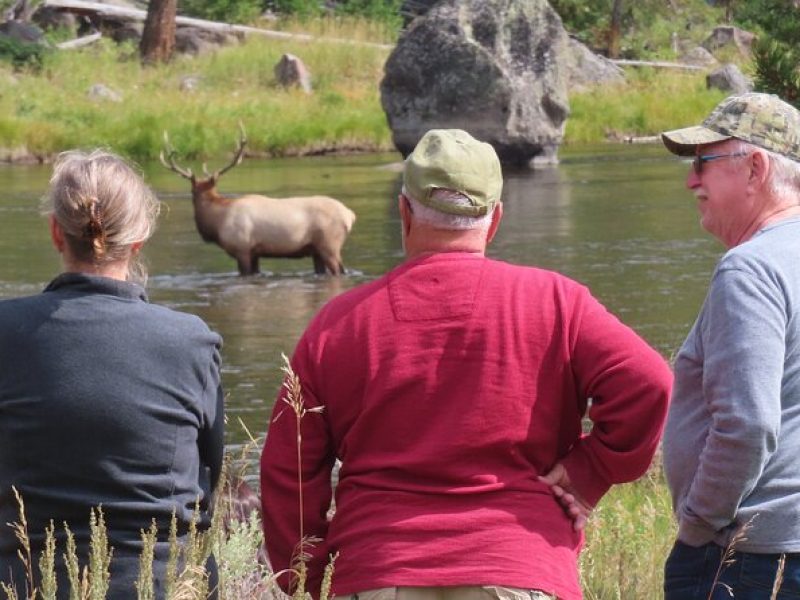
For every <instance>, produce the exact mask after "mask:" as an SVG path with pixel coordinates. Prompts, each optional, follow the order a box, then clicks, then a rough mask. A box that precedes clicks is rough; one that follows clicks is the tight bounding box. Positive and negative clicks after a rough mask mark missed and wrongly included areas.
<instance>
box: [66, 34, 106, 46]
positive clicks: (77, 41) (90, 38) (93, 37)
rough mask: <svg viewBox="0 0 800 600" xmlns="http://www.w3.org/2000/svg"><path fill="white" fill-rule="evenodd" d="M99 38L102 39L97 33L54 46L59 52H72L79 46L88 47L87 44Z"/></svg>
mask: <svg viewBox="0 0 800 600" xmlns="http://www.w3.org/2000/svg"><path fill="white" fill-rule="evenodd" d="M101 37H103V34H102V33H100V32H97V33H93V34H91V35H85V36H83V37H79V38H75V39H74V40H69V41H66V42H61V43H60V44H56V48H58V49H59V50H72V49H73V48H80V47H81V46H88V45H89V44H93V43H94V42H96V41H97V40H99V39H100V38H101Z"/></svg>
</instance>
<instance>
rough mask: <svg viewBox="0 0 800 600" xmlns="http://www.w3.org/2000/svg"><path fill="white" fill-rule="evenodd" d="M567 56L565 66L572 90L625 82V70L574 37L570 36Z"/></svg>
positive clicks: (581, 90)
mask: <svg viewBox="0 0 800 600" xmlns="http://www.w3.org/2000/svg"><path fill="white" fill-rule="evenodd" d="M565 58H566V60H565V61H564V64H563V66H564V68H565V70H566V76H567V85H568V86H569V91H570V92H583V91H586V90H588V89H589V88H592V87H595V86H598V85H606V84H620V83H625V71H623V70H622V69H621V68H620V67H618V66H617V65H615V64H614V63H613V62H611V61H610V60H608V59H607V58H606V57H605V56H600V55H599V54H595V53H594V52H592V51H591V50H590V49H589V48H587V47H586V46H585V45H584V44H582V43H581V42H579V41H578V40H576V39H575V38H573V37H570V38H569V52H568V53H567V55H566V57H565Z"/></svg>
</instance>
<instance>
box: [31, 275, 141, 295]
mask: <svg viewBox="0 0 800 600" xmlns="http://www.w3.org/2000/svg"><path fill="white" fill-rule="evenodd" d="M56 290H58V291H72V292H80V293H84V294H107V295H109V296H118V297H120V298H126V299H129V300H142V301H144V302H147V293H146V292H145V291H144V288H143V287H142V286H140V285H138V284H136V283H131V282H130V281H120V280H119V279H112V278H110V277H101V276H99V275H88V274H86V273H62V274H61V275H59V276H58V277H56V278H55V279H53V281H51V282H50V284H49V285H48V286H47V287H46V288H45V289H44V291H45V292H54V291H56Z"/></svg>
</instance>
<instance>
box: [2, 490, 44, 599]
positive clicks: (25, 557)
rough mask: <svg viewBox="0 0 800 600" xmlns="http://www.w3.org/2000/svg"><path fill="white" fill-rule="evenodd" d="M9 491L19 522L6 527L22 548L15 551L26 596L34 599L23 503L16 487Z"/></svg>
mask: <svg viewBox="0 0 800 600" xmlns="http://www.w3.org/2000/svg"><path fill="white" fill-rule="evenodd" d="M11 490H12V491H13V492H14V498H15V499H16V501H17V506H18V507H19V522H17V523H9V524H8V525H10V527H11V529H12V530H13V531H14V535H15V536H16V537H17V540H18V541H19V543H20V546H22V547H21V548H20V549H19V550H17V556H18V557H19V559H20V561H22V565H23V567H25V575H26V581H25V586H26V592H27V596H28V598H35V597H36V593H37V590H36V586H35V584H34V580H33V556H32V555H31V540H30V537H29V536H28V521H27V519H26V518H25V502H24V501H23V500H22V495H21V494H20V493H19V490H17V488H16V487H14V486H11ZM15 595H16V594H15Z"/></svg>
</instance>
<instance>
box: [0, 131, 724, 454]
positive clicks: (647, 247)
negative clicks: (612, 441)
mask: <svg viewBox="0 0 800 600" xmlns="http://www.w3.org/2000/svg"><path fill="white" fill-rule="evenodd" d="M560 156H561V164H560V165H559V166H558V167H554V168H548V169H543V170H538V171H512V172H506V173H505V188H504V192H503V200H504V203H505V218H504V220H503V223H502V225H501V227H500V231H499V232H498V234H497V237H496V238H495V241H494V243H493V244H492V246H491V247H490V250H489V255H490V256H492V257H495V258H500V259H504V260H508V261H512V262H516V263H520V264H526V265H536V266H540V267H544V268H549V269H555V270H558V271H560V272H562V273H564V274H566V275H568V276H570V277H572V278H574V279H577V280H579V281H581V282H583V283H585V284H586V285H588V286H589V287H590V288H591V289H592V290H593V292H594V294H595V295H596V296H597V297H598V298H599V299H600V300H601V301H602V302H603V303H604V304H605V305H606V306H607V307H608V308H609V309H610V310H611V311H612V312H614V313H615V314H617V315H618V316H619V317H620V318H621V319H622V320H623V321H625V322H626V323H628V324H629V325H631V326H632V327H634V328H635V329H636V330H637V331H638V332H639V333H640V334H641V335H642V336H644V337H645V338H646V339H647V340H648V341H649V342H650V343H651V344H653V345H654V346H655V347H656V348H657V349H658V350H659V351H660V352H661V353H662V354H663V355H664V356H665V357H667V358H669V357H670V356H671V355H672V354H673V353H674V352H675V351H676V350H677V349H678V347H679V346H680V343H681V341H682V339H683V338H684V337H685V335H686V333H687V332H688V330H689V327H690V326H691V324H692V322H693V319H694V317H695V315H696V314H697V311H698V310H699V308H700V304H701V303H702V300H703V296H704V294H705V290H706V286H707V283H708V280H709V277H710V274H711V270H712V269H713V266H714V263H715V262H716V260H717V259H718V258H719V256H720V254H721V252H722V251H723V248H722V247H721V246H720V245H719V244H718V243H717V242H715V241H714V240H713V239H711V238H710V237H709V236H708V235H707V234H705V233H704V232H703V231H702V230H701V229H700V227H699V225H698V219H697V215H696V209H695V206H694V200H693V198H692V196H691V194H690V193H689V192H688V191H687V190H686V189H685V187H684V180H685V176H686V172H687V169H688V165H687V164H686V163H685V162H681V161H679V160H677V159H675V158H674V157H672V156H671V155H670V154H668V153H667V152H666V151H665V150H664V149H663V148H662V147H661V146H656V145H652V146H650V145H647V146H644V145H642V146H635V145H634V146H631V145H628V146H623V145H601V146H582V147H567V148H563V149H562V151H561V153H560ZM399 160H400V157H399V155H396V154H378V155H361V156H337V157H318V158H317V157H315V158H302V159H279V160H254V159H247V160H245V161H244V163H243V164H242V165H240V166H239V167H237V168H235V169H233V170H232V171H229V172H228V173H227V174H226V175H225V176H224V177H223V179H222V180H221V185H220V188H219V189H220V191H221V192H222V193H224V194H227V195H237V194H244V193H249V192H253V193H263V194H269V195H271V196H276V197H280V196H289V195H307V194H326V195H330V196H333V197H335V198H338V199H340V200H341V201H342V202H344V203H345V204H346V205H347V206H349V207H350V208H352V209H353V210H354V211H355V212H356V214H357V222H356V224H355V227H354V229H353V231H352V233H351V235H350V238H349V239H348V241H347V244H346V245H345V249H344V262H345V265H346V267H347V268H348V274H347V275H346V276H343V277H339V278H332V277H320V276H316V275H314V273H313V269H312V264H311V259H310V258H309V259H294V260H288V259H284V260H262V261H261V269H262V272H263V273H262V275H260V276H255V277H249V278H241V277H239V276H238V275H237V272H236V265H235V262H234V261H233V259H231V258H229V257H228V256H227V255H226V254H225V253H224V252H223V251H222V250H220V249H219V248H218V247H216V246H214V245H210V244H204V243H203V242H202V240H201V239H200V237H199V235H198V234H197V232H196V231H195V228H194V221H193V218H192V206H191V198H190V194H189V184H188V182H187V181H185V180H183V179H180V178H179V177H178V176H176V175H175V174H173V173H170V172H167V171H166V170H165V169H164V168H163V167H161V166H160V165H159V164H157V163H156V164H149V165H145V167H144V171H145V176H146V178H147V180H148V181H149V183H150V184H151V186H152V187H153V188H154V189H155V190H156V191H157V193H158V195H159V197H160V198H161V199H162V200H163V202H164V205H165V206H164V211H163V213H162V216H161V219H160V224H159V229H158V231H157V232H156V234H155V235H154V237H153V239H152V240H151V241H150V242H149V243H148V245H147V246H146V250H145V257H146V259H147V262H148V264H149V271H150V280H149V282H148V293H149V295H150V299H151V301H153V302H157V303H161V304H165V305H167V306H170V307H173V308H176V309H179V310H183V311H187V312H191V313H195V314H197V315H199V316H200V317H202V318H203V319H204V320H205V321H206V322H207V323H209V325H210V326H211V327H212V328H213V329H215V330H216V331H218V332H219V333H221V334H222V336H223V338H224V340H225V345H224V348H223V353H222V355H223V361H224V372H223V381H224V384H225V387H226V392H227V413H228V418H229V421H228V433H227V440H228V443H229V445H230V446H231V447H236V446H239V445H240V444H242V443H243V442H244V441H245V440H246V439H247V435H246V433H245V431H244V428H243V427H242V426H241V424H240V421H241V423H244V425H245V426H246V427H247V428H248V429H249V430H250V431H251V432H252V433H253V434H254V435H256V436H258V435H261V434H262V433H263V431H264V429H265V427H266V422H267V418H268V414H269V410H270V408H271V406H272V404H273V402H274V398H275V394H276V392H277V390H278V388H279V386H280V380H281V372H280V367H281V364H282V360H281V354H282V353H285V354H290V353H291V351H292V349H293V347H294V345H295V343H296V342H297V339H298V338H299V336H300V334H301V332H302V331H303V328H304V327H305V325H306V324H307V322H308V320H309V319H310V318H311V316H312V315H313V314H314V312H315V311H316V310H317V309H318V308H319V307H320V306H321V305H322V304H323V303H324V302H325V301H326V300H328V299H329V298H331V297H333V296H335V295H336V294H338V293H340V292H342V291H344V290H347V289H349V288H351V287H353V286H355V285H358V284H360V283H363V282H365V281H369V280H371V279H374V278H376V277H378V276H380V275H381V274H383V273H385V272H386V271H387V270H389V269H391V268H392V267H393V266H395V265H397V264H399V263H400V262H401V261H402V259H403V256H402V252H401V249H400V224H399V216H398V212H397V208H396V197H397V193H398V191H399V189H400V173H399V169H398V168H397V167H398V162H399ZM193 166H196V165H193ZM211 168H215V165H211ZM49 175H50V167H48V166H6V165H3V166H0V190H3V191H2V193H0V219H1V221H0V223H1V225H0V257H2V259H0V298H2V297H11V296H20V295H27V294H34V293H37V292H38V291H40V290H41V289H42V288H43V287H44V286H45V285H46V284H47V282H48V281H49V280H50V279H51V278H52V277H54V276H55V275H56V274H57V273H58V272H59V260H58V257H57V255H56V253H55V252H54V250H52V248H51V246H50V242H49V237H48V233H47V227H46V223H45V221H44V219H43V218H42V217H40V216H39V213H38V205H39V198H40V197H41V195H42V194H43V193H44V191H45V189H46V187H47V180H48V178H49ZM532 310H534V308H533V306H532Z"/></svg>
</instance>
